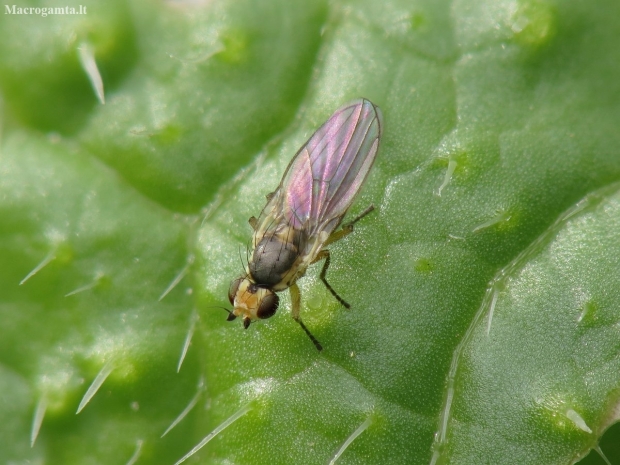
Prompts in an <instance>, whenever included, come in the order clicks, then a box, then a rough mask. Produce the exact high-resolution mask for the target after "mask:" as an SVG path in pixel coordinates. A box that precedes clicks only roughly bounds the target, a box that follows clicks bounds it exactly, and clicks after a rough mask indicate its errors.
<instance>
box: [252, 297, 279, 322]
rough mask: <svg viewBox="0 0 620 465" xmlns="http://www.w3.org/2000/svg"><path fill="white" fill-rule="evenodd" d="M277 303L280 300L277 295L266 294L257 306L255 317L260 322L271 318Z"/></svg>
mask: <svg viewBox="0 0 620 465" xmlns="http://www.w3.org/2000/svg"><path fill="white" fill-rule="evenodd" d="M279 303H280V298H279V297H278V295H277V294H274V293H273V292H272V293H270V294H267V295H266V296H265V297H263V299H262V300H261V302H260V305H259V306H258V310H257V311H256V316H257V317H259V318H260V319H261V320H264V319H265V318H269V317H272V316H273V315H274V313H276V310H277V309H278V304H279Z"/></svg>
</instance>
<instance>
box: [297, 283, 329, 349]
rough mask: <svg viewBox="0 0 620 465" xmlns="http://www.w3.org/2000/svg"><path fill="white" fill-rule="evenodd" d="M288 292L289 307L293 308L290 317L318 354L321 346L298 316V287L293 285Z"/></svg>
mask: <svg viewBox="0 0 620 465" xmlns="http://www.w3.org/2000/svg"><path fill="white" fill-rule="evenodd" d="M289 291H290V293H291V305H292V307H293V308H292V310H291V316H292V317H293V319H294V320H295V321H296V322H297V323H299V326H301V329H303V330H304V331H305V333H306V334H307V335H308V337H309V338H310V340H311V341H312V343H313V344H314V347H316V348H317V350H318V351H319V352H320V351H321V350H323V346H322V345H321V343H320V342H319V341H318V340H317V338H315V337H314V336H313V335H312V333H311V332H310V330H309V329H308V328H306V325H305V324H304V322H303V321H301V317H300V316H299V314H300V313H301V292H299V287H298V286H297V284H295V283H293V284H292V285H291V287H289Z"/></svg>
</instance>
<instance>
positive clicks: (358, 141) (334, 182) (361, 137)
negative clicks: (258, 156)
mask: <svg viewBox="0 0 620 465" xmlns="http://www.w3.org/2000/svg"><path fill="white" fill-rule="evenodd" d="M381 126H382V119H381V112H380V110H379V108H378V107H376V106H375V105H374V104H373V103H371V102H370V101H368V100H365V99H361V100H357V101H355V102H352V103H350V104H348V105H345V106H343V107H342V108H340V109H338V110H337V111H336V112H335V113H334V114H333V115H332V116H331V117H330V118H329V120H327V122H325V124H323V126H321V127H320V128H319V129H318V130H317V131H316V132H315V133H314V134H313V135H312V137H310V139H309V140H308V142H306V144H305V145H304V146H303V147H302V148H301V150H300V151H299V152H298V153H297V155H296V156H295V158H293V160H292V161H291V163H290V164H289V166H288V168H287V170H286V172H285V173H284V177H283V179H282V182H281V184H280V187H279V189H278V197H279V198H278V203H279V204H280V205H279V206H280V209H281V210H280V211H281V213H282V214H283V216H284V217H285V218H286V220H287V222H288V223H289V224H290V225H292V226H293V227H294V228H295V229H302V228H303V229H305V230H306V231H307V233H308V235H309V236H313V235H316V234H318V233H319V232H323V231H324V232H326V233H327V234H331V232H332V231H333V230H334V229H336V227H338V225H339V224H340V221H341V220H342V217H343V216H344V215H345V213H346V212H347V210H348V209H349V207H350V206H351V204H352V203H353V200H354V198H355V195H356V194H357V192H358V191H359V189H360V187H361V186H362V184H363V182H364V180H365V179H366V176H367V175H368V171H369V170H370V168H371V167H372V164H373V162H374V161H375V156H376V154H377V149H378V147H379V139H380V137H381Z"/></svg>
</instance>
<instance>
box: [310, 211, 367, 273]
mask: <svg viewBox="0 0 620 465" xmlns="http://www.w3.org/2000/svg"><path fill="white" fill-rule="evenodd" d="M374 209H375V206H374V205H370V206H369V207H368V208H366V210H364V211H363V212H362V213H360V214H359V215H357V216H356V217H355V218H353V220H351V221H349V222H348V223H346V224H344V225H343V226H342V228H340V229H339V230H338V231H335V232H333V233H331V234H330V236H329V237H328V238H327V240H326V241H325V244H323V247H327V246H328V245H329V244H333V243H334V242H336V241H339V240H340V239H342V238H343V237H346V236H348V235H349V234H351V233H352V232H353V225H354V224H355V223H357V222H358V221H359V220H361V219H362V218H364V217H365V216H366V215H368V214H369V213H370V212H371V211H373V210H374ZM317 257H318V256H317ZM318 260H320V258H317V259H315V260H314V261H313V262H312V263H314V262H316V261H318Z"/></svg>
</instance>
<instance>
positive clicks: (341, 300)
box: [312, 231, 351, 308]
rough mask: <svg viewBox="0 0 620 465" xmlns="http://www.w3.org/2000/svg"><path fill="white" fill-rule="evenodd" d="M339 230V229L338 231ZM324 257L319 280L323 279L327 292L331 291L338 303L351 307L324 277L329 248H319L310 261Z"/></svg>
mask: <svg viewBox="0 0 620 465" xmlns="http://www.w3.org/2000/svg"><path fill="white" fill-rule="evenodd" d="M339 232H340V231H339ZM323 259H325V263H323V268H322V269H321V274H320V275H319V279H320V280H321V281H323V284H325V287H326V288H327V290H328V291H329V292H331V293H332V295H333V296H334V297H335V298H336V300H337V301H338V302H340V304H341V305H342V306H343V307H345V308H351V305H350V304H349V302H347V301H346V300H344V299H343V298H342V297H340V296H339V295H338V293H337V292H336V291H334V288H333V287H332V285H331V284H329V283H328V282H327V279H326V278H325V274H326V273H327V269H328V268H329V263H330V261H331V259H330V254H329V250H325V249H323V250H321V251H320V252H319V253H318V254H317V256H316V257H315V258H314V260H312V263H316V262H318V261H319V260H323Z"/></svg>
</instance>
